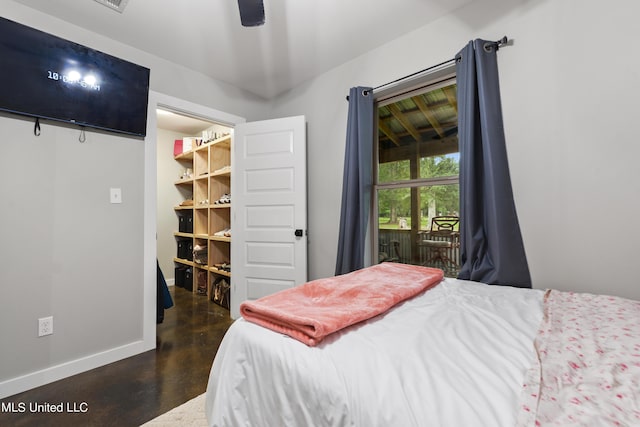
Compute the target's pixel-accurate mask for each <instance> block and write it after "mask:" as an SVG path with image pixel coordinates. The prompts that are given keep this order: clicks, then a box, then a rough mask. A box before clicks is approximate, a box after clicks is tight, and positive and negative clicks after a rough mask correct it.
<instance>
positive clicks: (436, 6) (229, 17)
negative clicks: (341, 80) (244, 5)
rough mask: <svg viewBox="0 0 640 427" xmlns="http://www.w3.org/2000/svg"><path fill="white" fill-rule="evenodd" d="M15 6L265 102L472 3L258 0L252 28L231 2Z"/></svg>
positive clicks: (32, 1)
mask: <svg viewBox="0 0 640 427" xmlns="http://www.w3.org/2000/svg"><path fill="white" fill-rule="evenodd" d="M14 1H16V2H17V3H21V4H24V5H26V6H28V7H31V8H33V9H37V10H39V11H41V12H44V13H47V14H49V15H52V16H55V17H57V18H60V19H62V20H64V21H67V22H69V23H71V24H74V25H76V26H79V27H83V28H86V29H88V30H90V31H92V32H95V33H98V34H101V35H103V36H106V37H109V38H111V39H114V40H117V41H119V42H121V43H124V44H127V45H130V46H133V47H135V48H138V49H140V50H143V51H146V52H149V53H152V54H154V55H156V56H158V57H161V58H164V59H166V60H169V61H171V62H174V63H178V64H182V65H184V66H185V67H188V68H190V69H192V70H195V71H198V72H201V73H203V74H205V75H208V76H210V77H212V78H215V79H217V80H221V81H224V82H227V83H230V84H232V85H234V86H236V87H239V88H242V89H245V90H247V91H249V92H252V93H254V94H257V95H259V96H261V97H263V98H266V99H271V98H274V97H276V96H278V95H279V94H281V93H283V92H285V91H287V90H289V89H291V88H293V87H295V86H297V85H299V84H301V83H302V82H304V81H306V80H309V79H311V78H313V77H316V76H318V75H320V74H322V73H324V72H326V71H328V70H330V69H332V68H334V67H336V66H338V65H340V64H342V63H344V62H346V61H348V60H350V59H351V58H354V57H356V56H359V55H362V54H364V53H365V52H367V51H369V50H372V49H374V48H375V47H377V46H379V45H381V44H384V43H386V42H389V41H391V40H393V39H396V38H398V37H400V36H402V35H404V34H406V33H408V32H411V31H413V30H415V29H417V28H419V27H422V26H424V25H425V24H427V23H429V22H431V21H434V20H436V19H438V18H439V17H441V16H443V15H445V14H447V13H449V12H451V11H453V10H455V9H457V8H458V7H460V6H462V5H464V4H466V3H469V2H471V1H473V0H393V1H390V0H264V7H265V15H266V24H265V25H264V26H261V27H251V28H246V27H242V26H241V25H240V16H239V13H238V7H237V1H236V0H128V3H127V5H126V7H125V8H124V10H123V12H122V13H120V12H118V11H115V10H112V9H110V8H108V7H105V6H104V5H102V4H100V3H98V2H96V1H94V0H46V1H42V0H14ZM74 41H76V42H78V41H77V40H74ZM90 47H91V46H90Z"/></svg>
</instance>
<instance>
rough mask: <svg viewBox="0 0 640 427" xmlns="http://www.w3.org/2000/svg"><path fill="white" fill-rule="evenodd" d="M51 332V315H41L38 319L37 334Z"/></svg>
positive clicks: (42, 335) (48, 333)
mask: <svg viewBox="0 0 640 427" xmlns="http://www.w3.org/2000/svg"><path fill="white" fill-rule="evenodd" d="M51 334H53V316H49V317H42V318H40V319H38V336H39V337H44V336H45V335H51Z"/></svg>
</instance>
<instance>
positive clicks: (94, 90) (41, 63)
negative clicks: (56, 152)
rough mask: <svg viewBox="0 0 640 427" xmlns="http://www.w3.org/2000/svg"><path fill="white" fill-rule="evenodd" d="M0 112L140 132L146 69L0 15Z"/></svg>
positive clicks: (144, 126)
mask: <svg viewBox="0 0 640 427" xmlns="http://www.w3.org/2000/svg"><path fill="white" fill-rule="evenodd" d="M0 58H1V59H0V110H4V111H8V112H11V113H17V114H23V115H27V116H32V117H39V118H44V119H50V120H56V121H61V122H66V123H73V124H77V125H80V126H88V127H93V128H98V129H104V130H108V131H113V132H121V133H125V134H130V135H136V136H145V134H146V129H147V104H148V100H149V69H148V68H145V67H142V66H140V65H136V64H133V63H131V62H127V61H124V60H122V59H119V58H116V57H114V56H111V55H107V54H105V53H102V52H99V51H96V50H93V49H90V48H88V47H85V46H82V45H79V44H77V43H73V42H70V41H68V40H64V39H62V38H60V37H56V36H53V35H51V34H47V33H45V32H42V31H39V30H36V29H34V28H30V27H27V26H25V25H22V24H18V23H16V22H13V21H10V20H8V19H5V18H0Z"/></svg>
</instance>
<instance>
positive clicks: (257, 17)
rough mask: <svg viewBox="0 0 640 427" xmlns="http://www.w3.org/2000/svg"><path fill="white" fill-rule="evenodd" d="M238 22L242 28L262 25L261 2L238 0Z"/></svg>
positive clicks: (262, 11) (256, 0)
mask: <svg viewBox="0 0 640 427" xmlns="http://www.w3.org/2000/svg"><path fill="white" fill-rule="evenodd" d="M238 8H239V9H240V22H242V25H243V26H244V27H257V26H258V25H262V24H264V4H263V3H262V0H238Z"/></svg>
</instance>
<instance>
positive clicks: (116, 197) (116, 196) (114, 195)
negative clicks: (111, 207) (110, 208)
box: [109, 188, 122, 203]
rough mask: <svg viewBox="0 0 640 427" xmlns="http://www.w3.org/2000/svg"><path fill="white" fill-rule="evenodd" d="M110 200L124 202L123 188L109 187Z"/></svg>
mask: <svg viewBox="0 0 640 427" xmlns="http://www.w3.org/2000/svg"><path fill="white" fill-rule="evenodd" d="M109 201H110V202H111V203H122V189H121V188H110V189H109Z"/></svg>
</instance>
